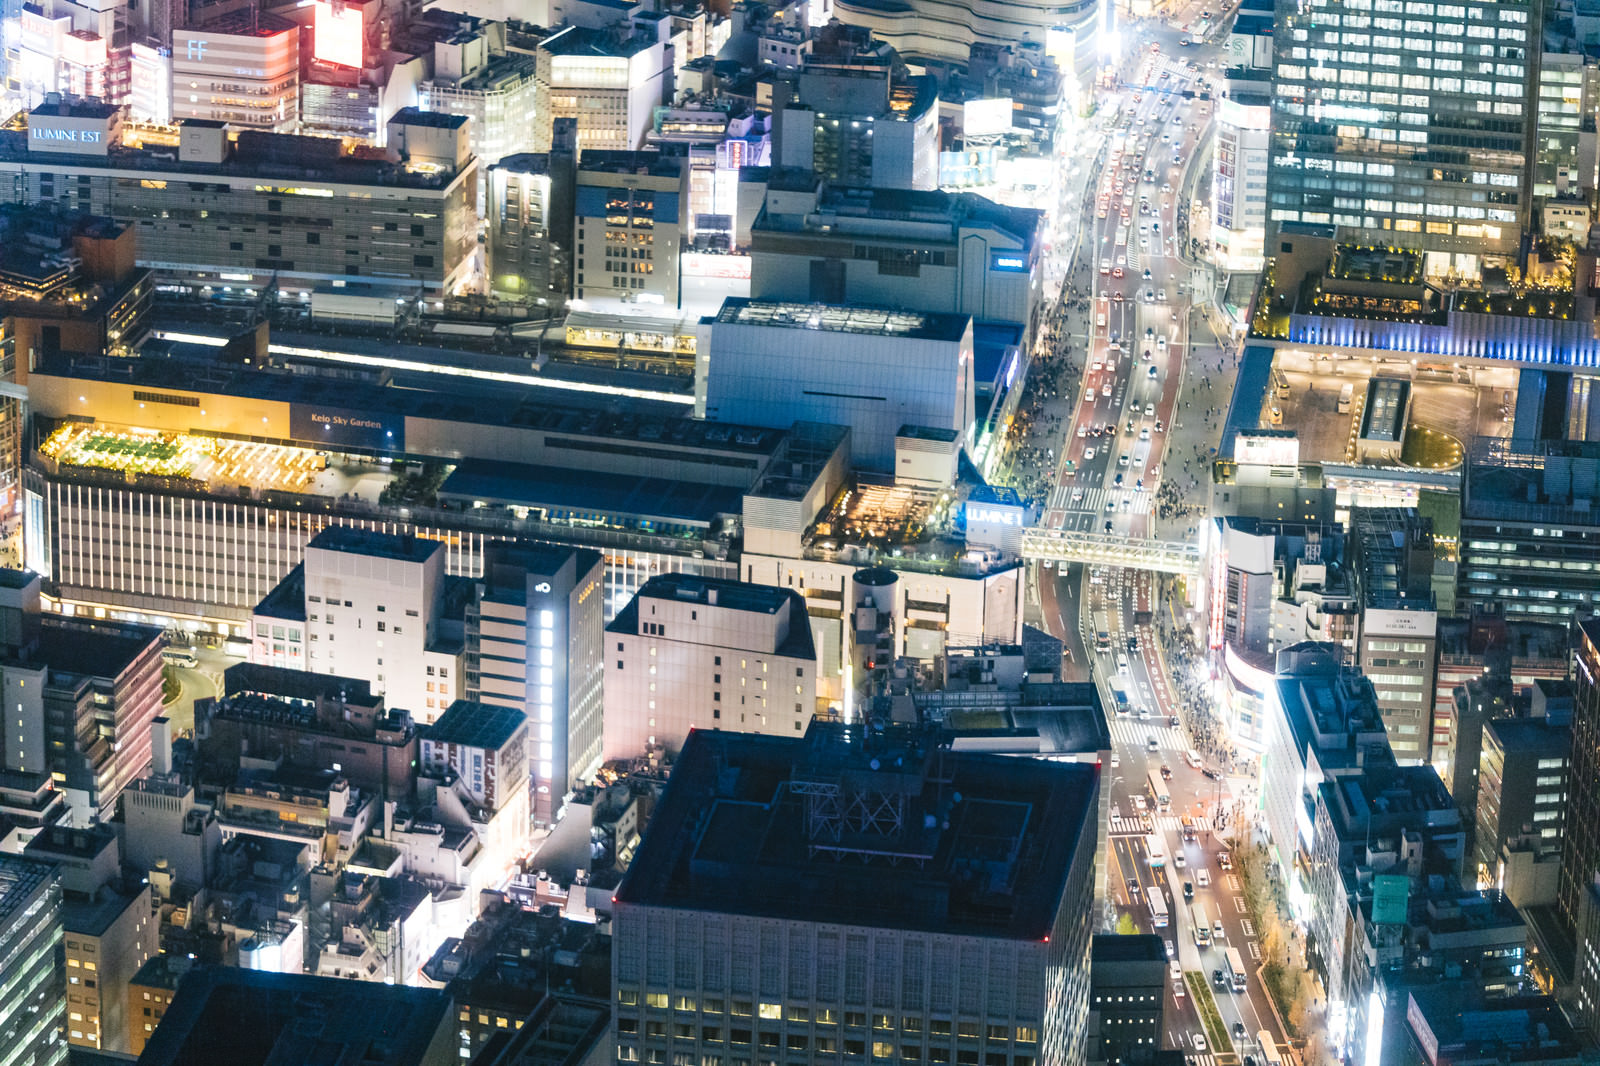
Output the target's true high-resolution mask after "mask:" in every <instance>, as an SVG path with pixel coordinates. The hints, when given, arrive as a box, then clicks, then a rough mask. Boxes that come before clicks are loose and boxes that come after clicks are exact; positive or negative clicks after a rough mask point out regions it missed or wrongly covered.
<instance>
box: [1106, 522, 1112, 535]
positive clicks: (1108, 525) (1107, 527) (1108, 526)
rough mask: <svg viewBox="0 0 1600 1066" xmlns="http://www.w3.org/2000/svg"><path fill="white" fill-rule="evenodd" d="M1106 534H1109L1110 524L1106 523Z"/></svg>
mask: <svg viewBox="0 0 1600 1066" xmlns="http://www.w3.org/2000/svg"><path fill="white" fill-rule="evenodd" d="M1106 532H1107V533H1110V532H1111V523H1110V522H1107V523H1106Z"/></svg>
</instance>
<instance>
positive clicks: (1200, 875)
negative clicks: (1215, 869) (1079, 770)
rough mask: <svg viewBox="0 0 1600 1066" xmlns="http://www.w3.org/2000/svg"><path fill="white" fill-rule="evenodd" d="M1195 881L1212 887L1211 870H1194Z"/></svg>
mask: <svg viewBox="0 0 1600 1066" xmlns="http://www.w3.org/2000/svg"><path fill="white" fill-rule="evenodd" d="M1115 757H1116V756H1112V758H1115ZM1194 881H1195V884H1197V885H1199V886H1200V887H1201V888H1210V887H1211V871H1209V870H1207V869H1206V868H1205V867H1204V866H1202V867H1200V868H1199V869H1198V870H1196V871H1195V872H1194Z"/></svg>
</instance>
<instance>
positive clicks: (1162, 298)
mask: <svg viewBox="0 0 1600 1066" xmlns="http://www.w3.org/2000/svg"><path fill="white" fill-rule="evenodd" d="M1156 302H1157V303H1166V302H1167V290H1166V289H1161V290H1159V291H1158V292H1157V293H1156Z"/></svg>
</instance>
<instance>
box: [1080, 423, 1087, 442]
mask: <svg viewBox="0 0 1600 1066" xmlns="http://www.w3.org/2000/svg"><path fill="white" fill-rule="evenodd" d="M1088 435H1089V427H1088V426H1086V425H1084V424H1083V423H1082V422H1079V423H1078V438H1079V439H1080V440H1081V439H1082V438H1084V437H1087V436H1088Z"/></svg>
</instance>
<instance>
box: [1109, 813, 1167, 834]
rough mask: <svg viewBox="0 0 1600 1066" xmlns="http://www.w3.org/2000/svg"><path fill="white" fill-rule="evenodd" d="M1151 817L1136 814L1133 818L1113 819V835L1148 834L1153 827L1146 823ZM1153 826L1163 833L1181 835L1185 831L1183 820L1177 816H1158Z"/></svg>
mask: <svg viewBox="0 0 1600 1066" xmlns="http://www.w3.org/2000/svg"><path fill="white" fill-rule="evenodd" d="M1149 817H1150V814H1149V812H1145V814H1144V816H1143V817H1140V816H1139V815H1138V814H1135V815H1133V817H1131V818H1113V819H1111V831H1112V832H1113V833H1148V832H1150V831H1151V827H1150V824H1147V823H1146V821H1145V819H1147V818H1149ZM1153 825H1154V828H1155V829H1156V830H1157V831H1158V832H1161V833H1181V832H1182V831H1183V823H1182V820H1181V819H1180V818H1179V817H1178V816H1177V815H1176V814H1159V815H1156V817H1155V821H1154V823H1153Z"/></svg>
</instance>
